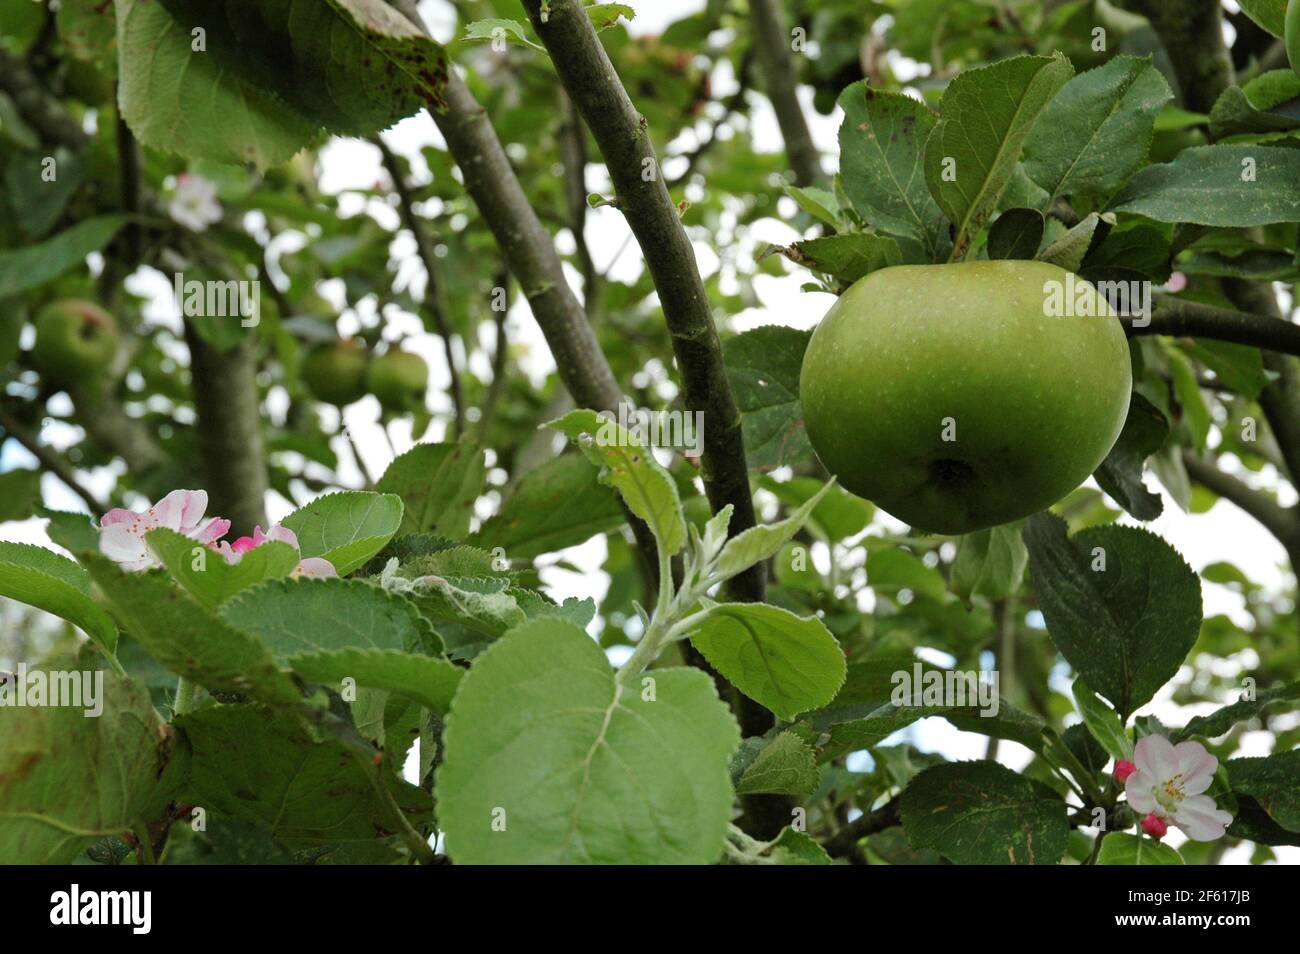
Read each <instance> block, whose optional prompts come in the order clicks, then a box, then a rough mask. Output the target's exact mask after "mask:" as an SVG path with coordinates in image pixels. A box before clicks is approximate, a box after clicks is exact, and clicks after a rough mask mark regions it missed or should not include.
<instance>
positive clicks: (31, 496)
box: [0, 470, 41, 523]
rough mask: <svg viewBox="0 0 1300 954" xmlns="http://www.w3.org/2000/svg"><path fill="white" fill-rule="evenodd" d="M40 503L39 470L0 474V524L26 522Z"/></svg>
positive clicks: (12, 471) (13, 471)
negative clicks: (11, 521) (17, 521)
mask: <svg viewBox="0 0 1300 954" xmlns="http://www.w3.org/2000/svg"><path fill="white" fill-rule="evenodd" d="M40 502H41V472H40V471H39V470H9V471H5V472H4V473H0V523H4V522H5V521H7V520H26V519H27V518H28V517H30V516H32V515H33V514H35V513H36V507H37V505H38V504H40Z"/></svg>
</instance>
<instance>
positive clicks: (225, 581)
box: [145, 527, 299, 609]
mask: <svg viewBox="0 0 1300 954" xmlns="http://www.w3.org/2000/svg"><path fill="white" fill-rule="evenodd" d="M145 540H146V542H147V543H148V544H149V549H150V550H152V551H153V553H154V556H156V557H157V558H158V560H159V562H160V563H162V565H163V566H165V567H166V568H167V572H168V573H170V574H171V575H172V578H173V579H174V580H176V582H177V583H179V584H180V585H181V586H183V587H185V589H186V590H188V591H189V593H190V595H191V596H193V597H194V598H195V599H196V600H198V601H199V602H200V603H202V604H203V605H204V606H205V607H207V608H208V609H215V608H216V607H217V606H219V605H220V604H221V603H223V602H225V601H226V600H228V599H230V597H232V596H234V595H235V594H236V593H238V592H239V591H240V590H243V589H247V588H248V587H250V586H252V585H253V584H254V583H260V582H262V581H263V580H271V579H279V578H281V577H286V576H288V575H289V574H290V573H292V572H293V570H294V568H295V567H296V566H297V565H298V561H299V556H298V551H297V550H295V549H294V548H293V547H291V546H289V544H287V543H281V542H279V541H278V540H268V541H267V542H265V543H263V544H262V545H261V546H257V547H254V548H253V549H252V550H249V551H248V552H247V553H245V554H243V556H242V557H240V560H239V562H238V563H227V562H226V561H225V558H224V557H222V556H221V555H220V554H219V553H217V552H216V551H214V550H212V549H211V548H209V547H206V546H204V545H203V544H201V543H197V542H195V541H194V540H191V539H190V538H189V537H186V536H183V535H181V534H179V533H177V532H176V531H175V530H168V529H167V528H165V527H161V528H159V529H157V530H150V531H149V532H148V533H147V534H145Z"/></svg>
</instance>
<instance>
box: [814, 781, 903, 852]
mask: <svg viewBox="0 0 1300 954" xmlns="http://www.w3.org/2000/svg"><path fill="white" fill-rule="evenodd" d="M902 804H903V801H902V797H901V796H899V795H895V796H894V797H893V798H891V799H890V800H889V801H887V802H886V803H885V804H884V805H882V806H880V807H879V808H877V809H876V810H875V811H873V812H864V813H863V814H861V815H859V816H858V817H857V818H855V819H853V821H851V822H849V823H848V824H847V825H845V826H844V827H843V828H841V829H840V830H839V831H837V832H836V833H835V834H833V835H831V837H830V838H828V839H827V840H826V841H825V842H824V843H823V844H822V847H823V848H825V849H826V853H827V854H828V855H830V856H831V857H832V858H844V857H847V856H849V855H851V854H852V853H853V851H854V850H855V849H856V848H857V846H858V842H860V841H861V840H862V839H863V838H866V837H867V836H868V835H874V834H875V833H876V832H880V831H884V830H885V829H886V828H893V827H894V826H895V825H901V824H902V823H903V818H902Z"/></svg>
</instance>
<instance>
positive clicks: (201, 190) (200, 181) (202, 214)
mask: <svg viewBox="0 0 1300 954" xmlns="http://www.w3.org/2000/svg"><path fill="white" fill-rule="evenodd" d="M167 214H168V215H170V216H171V217H172V218H173V219H174V220H175V221H176V222H178V223H180V224H181V225H183V226H185V227H186V228H187V229H190V230H191V231H193V232H202V231H204V230H205V229H207V227H208V226H209V225H212V224H214V223H216V222H220V221H221V203H220V202H218V201H217V187H216V184H215V183H213V182H212V181H211V180H209V179H205V178H204V177H203V176H197V175H192V174H187V173H182V174H181V175H178V176H177V177H176V192H175V194H174V195H173V196H172V200H171V202H169V203H168V204H167Z"/></svg>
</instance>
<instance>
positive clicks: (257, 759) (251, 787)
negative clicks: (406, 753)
mask: <svg viewBox="0 0 1300 954" xmlns="http://www.w3.org/2000/svg"><path fill="white" fill-rule="evenodd" d="M176 726H177V728H179V729H181V730H182V731H183V732H184V733H185V736H186V738H188V739H189V743H190V747H191V748H192V750H193V753H194V754H193V762H192V765H191V769H190V777H189V780H188V782H187V783H186V785H185V788H184V793H185V797H186V799H187V800H188V801H192V802H194V803H195V804H198V805H202V806H204V807H205V808H207V809H208V810H209V811H211V812H216V813H220V814H223V815H228V816H230V817H232V818H238V819H241V820H243V821H249V822H255V823H258V824H261V825H265V826H267V827H268V828H270V829H271V831H272V832H273V833H274V835H275V838H276V840H277V841H279V842H280V843H281V844H283V845H284V846H285V847H287V848H296V847H306V846H310V845H322V844H334V843H337V842H348V841H362V842H371V841H374V839H375V838H376V837H377V836H381V835H383V834H385V833H388V832H392V831H393V830H394V829H395V827H396V822H395V820H394V819H393V818H392V817H391V815H390V814H389V810H388V808H387V807H386V806H385V804H384V801H383V800H382V799H381V798H380V797H379V796H378V794H377V793H376V790H375V782H374V781H373V780H372V778H371V777H370V774H369V773H370V772H371V771H377V770H374V769H371V768H370V767H369V766H367V765H363V764H362V762H361V761H359V760H358V759H357V758H356V757H355V755H356V753H355V751H354V750H352V749H350V748H348V747H347V746H346V745H345V744H344V743H343V742H340V741H338V740H336V739H328V738H327V739H323V740H322V739H318V738H315V737H313V735H312V734H311V733H309V732H308V730H307V729H306V728H305V727H303V726H301V725H298V724H296V723H294V722H292V721H290V720H288V719H284V718H277V717H275V716H274V715H273V714H272V713H270V712H268V711H267V710H265V709H262V708H260V707H257V706H246V705H231V706H211V707H205V708H202V709H199V710H197V711H195V712H191V713H188V714H187V715H184V716H180V717H179V718H178V719H177V720H176ZM382 777H383V779H384V784H387V785H388V787H389V789H390V790H391V792H392V795H393V798H394V800H395V801H396V803H397V805H398V807H399V808H400V809H401V810H402V811H403V812H405V813H406V814H407V816H408V818H410V819H411V821H412V823H413V824H418V823H419V821H420V819H421V817H422V816H424V817H427V816H428V814H429V810H430V801H429V796H428V795H426V794H425V793H424V792H422V791H420V790H419V789H418V788H416V787H415V786H413V785H408V784H407V783H406V782H403V781H401V780H400V779H397V778H394V777H392V776H390V775H388V774H387V773H385V774H384V775H383V776H382Z"/></svg>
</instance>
